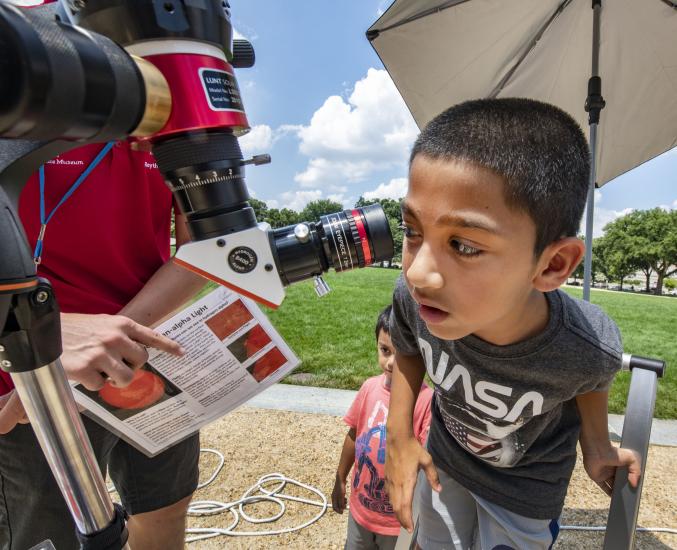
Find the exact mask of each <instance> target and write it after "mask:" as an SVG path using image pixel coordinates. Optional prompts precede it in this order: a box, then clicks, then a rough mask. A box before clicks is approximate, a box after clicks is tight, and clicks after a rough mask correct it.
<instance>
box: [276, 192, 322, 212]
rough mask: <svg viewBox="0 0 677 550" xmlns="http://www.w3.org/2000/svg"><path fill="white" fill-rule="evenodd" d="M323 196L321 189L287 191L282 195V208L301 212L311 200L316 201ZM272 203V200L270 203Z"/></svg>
mask: <svg viewBox="0 0 677 550" xmlns="http://www.w3.org/2000/svg"><path fill="white" fill-rule="evenodd" d="M321 198H322V191H321V190H320V189H312V190H304V191H287V192H285V193H282V194H281V195H280V199H281V203H282V208H290V209H291V210H296V211H297V212H300V211H301V210H303V208H304V207H305V206H306V204H308V203H309V202H311V201H316V200H318V199H321ZM268 204H270V202H269V203H268Z"/></svg>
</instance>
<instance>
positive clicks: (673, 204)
mask: <svg viewBox="0 0 677 550" xmlns="http://www.w3.org/2000/svg"><path fill="white" fill-rule="evenodd" d="M672 209H673V210H677V199H675V200H674V201H673V202H672Z"/></svg>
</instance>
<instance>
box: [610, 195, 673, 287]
mask: <svg viewBox="0 0 677 550" xmlns="http://www.w3.org/2000/svg"><path fill="white" fill-rule="evenodd" d="M603 238H604V239H605V243H606V246H607V248H609V249H610V250H611V252H610V253H609V254H608V256H609V261H610V262H611V263H612V264H613V265H615V266H617V269H620V270H621V271H623V269H624V268H625V266H630V267H631V268H632V269H634V270H642V271H643V272H644V274H645V275H646V276H647V290H648V276H649V275H650V274H651V272H652V271H653V272H655V273H656V275H657V283H656V294H661V293H662V290H663V282H664V280H665V278H666V277H669V276H670V275H672V274H674V273H677V210H672V211H666V210H663V209H662V208H653V209H651V210H637V211H635V212H631V213H630V214H627V215H625V216H623V217H621V218H618V219H616V220H614V221H613V222H611V223H609V224H607V225H606V226H605V228H604V237H603ZM618 266H620V267H618Z"/></svg>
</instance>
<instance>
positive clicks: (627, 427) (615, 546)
mask: <svg viewBox="0 0 677 550" xmlns="http://www.w3.org/2000/svg"><path fill="white" fill-rule="evenodd" d="M623 369H624V370H630V371H632V378H631V380H630V391H629V393H628V402H627V407H626V410H625V420H624V421H623V435H622V437H621V447H623V448H625V449H632V450H633V451H635V452H637V453H638V454H639V456H640V459H641V468H642V475H641V477H640V479H639V484H638V485H637V487H631V486H630V484H629V483H628V469H627V467H623V468H619V469H618V471H617V472H616V480H615V482H614V490H613V494H612V496H611V506H610V507H609V517H608V519H607V527H606V533H605V535H604V550H626V549H630V548H633V546H634V543H635V529H636V528H637V514H638V513H639V502H640V498H641V495H642V484H643V481H644V470H645V468H646V460H647V456H648V453H649V439H650V437H651V424H652V422H653V411H654V405H655V403H656V389H657V385H658V378H659V377H662V376H663V374H664V373H665V362H664V361H660V360H658V359H649V358H646V357H639V356H635V355H627V354H624V355H623Z"/></svg>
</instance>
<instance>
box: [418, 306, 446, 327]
mask: <svg viewBox="0 0 677 550" xmlns="http://www.w3.org/2000/svg"><path fill="white" fill-rule="evenodd" d="M418 313H419V315H420V316H421V319H423V320H424V321H425V322H426V323H430V324H433V325H434V324H437V323H441V322H443V321H444V320H445V319H446V318H447V317H449V313H447V312H446V311H443V310H441V309H438V308H436V307H433V306H427V305H425V304H419V305H418Z"/></svg>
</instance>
